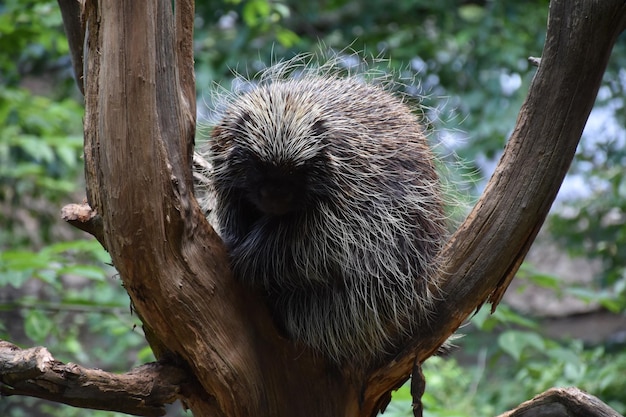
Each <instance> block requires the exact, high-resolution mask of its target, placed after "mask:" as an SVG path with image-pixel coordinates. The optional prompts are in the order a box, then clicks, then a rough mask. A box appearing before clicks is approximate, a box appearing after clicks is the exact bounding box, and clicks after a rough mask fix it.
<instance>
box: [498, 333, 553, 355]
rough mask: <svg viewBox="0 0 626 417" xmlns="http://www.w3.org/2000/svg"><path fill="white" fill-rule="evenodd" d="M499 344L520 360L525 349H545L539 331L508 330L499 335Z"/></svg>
mask: <svg viewBox="0 0 626 417" xmlns="http://www.w3.org/2000/svg"><path fill="white" fill-rule="evenodd" d="M498 346H500V348H501V349H502V350H503V351H505V352H506V353H508V354H509V355H510V356H511V357H512V358H513V359H515V360H516V361H519V360H520V359H521V357H522V352H523V351H524V349H526V348H527V347H534V348H535V349H537V350H543V348H544V342H543V339H542V338H541V336H539V335H538V334H537V333H533V332H522V331H518V330H508V331H506V332H504V333H502V334H501V335H500V336H499V337H498Z"/></svg>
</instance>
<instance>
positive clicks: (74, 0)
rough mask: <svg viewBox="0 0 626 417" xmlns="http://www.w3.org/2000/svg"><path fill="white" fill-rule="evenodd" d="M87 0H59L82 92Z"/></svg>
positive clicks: (75, 71) (76, 75) (73, 63)
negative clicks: (84, 18) (84, 10)
mask: <svg viewBox="0 0 626 417" xmlns="http://www.w3.org/2000/svg"><path fill="white" fill-rule="evenodd" d="M84 1H85V0H58V3H59V8H60V9H61V16H62V17H63V27H64V28H65V34H66V35H67V42H68V43H69V46H70V56H71V58H72V66H73V67H74V76H75V77H76V85H77V86H78V89H79V90H80V92H81V93H83V94H84V93H85V91H84V83H83V76H84V67H83V45H84V42H85V26H84V24H83V19H82V16H83V8H84Z"/></svg>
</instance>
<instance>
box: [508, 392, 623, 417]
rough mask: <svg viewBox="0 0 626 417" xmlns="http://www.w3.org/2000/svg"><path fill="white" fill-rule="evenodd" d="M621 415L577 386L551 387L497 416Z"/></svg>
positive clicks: (600, 416)
mask: <svg viewBox="0 0 626 417" xmlns="http://www.w3.org/2000/svg"><path fill="white" fill-rule="evenodd" d="M548 416H549V417H622V415H621V414H619V413H617V412H616V411H615V410H613V409H612V408H611V407H609V406H608V405H606V404H604V403H603V402H602V401H600V400H599V399H598V398H596V397H594V396H593V395H589V394H587V393H586V392H584V391H581V390H579V389H578V388H552V389H549V390H548V391H546V392H544V393H542V394H539V395H537V396H536V397H535V398H533V399H532V400H529V401H526V402H524V403H522V404H520V405H519V406H518V407H517V408H515V410H511V411H508V412H506V413H504V414H501V415H500V416H499V417H548Z"/></svg>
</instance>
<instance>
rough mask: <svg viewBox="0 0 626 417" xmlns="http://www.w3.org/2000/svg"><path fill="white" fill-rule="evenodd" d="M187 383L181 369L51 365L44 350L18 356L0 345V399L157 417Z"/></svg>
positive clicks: (14, 350) (15, 349)
mask: <svg viewBox="0 0 626 417" xmlns="http://www.w3.org/2000/svg"><path fill="white" fill-rule="evenodd" d="M187 378H188V374H187V372H184V371H183V370H181V369H180V368H177V367H173V366H168V365H163V364H160V363H149V364H146V365H142V366H140V367H138V368H135V369H133V370H131V371H130V372H128V373H125V374H112V373H109V372H104V371H101V370H99V369H86V368H83V367H81V366H79V365H76V364H72V363H69V364H64V363H61V362H59V361H57V360H55V359H54V358H53V357H52V355H51V354H50V352H48V350H46V349H45V348H43V347H36V348H31V349H26V350H22V349H20V348H18V347H17V346H15V345H13V344H11V343H8V342H5V341H1V340H0V394H2V395H5V396H10V395H29V396H32V397H37V398H43V399H46V400H51V401H56V402H60V403H64V404H68V405H73V406H75V407H87V408H93V409H98V410H111V411H119V412H122V413H128V414H136V415H141V416H162V415H164V414H165V407H164V405H165V404H169V403H172V402H174V401H176V399H177V398H178V394H179V392H180V390H181V386H183V385H184V383H185V381H186V379H187Z"/></svg>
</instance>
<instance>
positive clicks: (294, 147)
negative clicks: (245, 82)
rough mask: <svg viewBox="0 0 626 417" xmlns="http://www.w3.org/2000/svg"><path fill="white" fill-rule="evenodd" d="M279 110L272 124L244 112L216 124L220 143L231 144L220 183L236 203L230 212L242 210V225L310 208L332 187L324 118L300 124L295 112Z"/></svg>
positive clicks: (220, 163) (221, 165)
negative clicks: (327, 179)
mask: <svg viewBox="0 0 626 417" xmlns="http://www.w3.org/2000/svg"><path fill="white" fill-rule="evenodd" d="M273 110H274V111H275V110H276V109H273ZM276 113H277V114H276ZM276 113H275V114H274V115H275V117H276V120H275V121H274V122H275V123H273V124H267V123H265V124H264V123H261V121H259V120H256V119H254V117H252V116H250V115H249V114H247V113H243V114H241V115H240V116H239V117H237V118H236V119H235V120H231V121H227V122H226V123H224V124H223V125H221V126H220V127H219V128H218V129H217V136H216V146H219V144H220V143H222V144H226V149H227V150H226V151H225V152H223V154H224V155H227V156H226V158H225V159H221V158H219V159H218V163H217V164H216V165H218V170H220V171H221V172H222V173H223V174H224V175H223V176H222V177H221V181H220V184H221V185H219V186H222V185H223V186H224V187H226V188H228V190H229V191H228V193H227V194H228V199H229V201H230V203H231V204H233V205H237V206H238V207H236V210H234V211H230V212H231V213H233V212H237V213H239V215H240V216H241V217H242V219H240V220H243V222H240V224H248V225H251V224H252V223H254V222H256V221H257V220H258V219H260V218H261V217H272V218H276V219H279V218H282V217H284V216H289V215H292V214H296V213H298V212H302V211H304V210H307V209H312V208H313V207H314V206H315V205H316V203H317V202H319V201H320V199H323V198H324V194H325V193H327V192H328V181H326V177H325V176H326V175H327V171H328V170H327V167H326V164H327V161H326V156H325V155H324V152H323V148H324V139H323V136H324V134H325V132H326V130H325V129H326V128H325V126H324V123H323V121H321V120H314V121H311V122H308V123H301V120H300V119H297V118H294V116H293V115H291V114H287V113H281V112H276ZM307 124H308V126H307ZM295 125H297V126H299V128H298V129H295V128H294V127H293V126H295ZM302 126H305V128H302ZM214 133H215V132H214ZM233 208H235V207H233V206H232V205H230V207H229V208H228V210H232V209H233ZM244 229H247V227H244ZM242 231H244V230H242Z"/></svg>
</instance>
